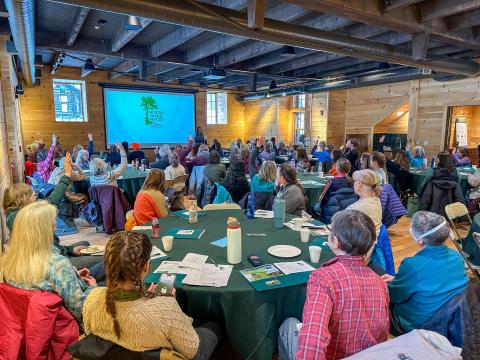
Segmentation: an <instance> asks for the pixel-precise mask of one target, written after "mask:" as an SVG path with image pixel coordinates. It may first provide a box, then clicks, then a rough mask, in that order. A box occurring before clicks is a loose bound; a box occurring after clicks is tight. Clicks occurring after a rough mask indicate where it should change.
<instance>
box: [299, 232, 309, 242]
mask: <svg viewBox="0 0 480 360" xmlns="http://www.w3.org/2000/svg"><path fill="white" fill-rule="evenodd" d="M309 237H310V229H302V230H300V240H301V241H302V242H303V243H307V242H308V238H309Z"/></svg>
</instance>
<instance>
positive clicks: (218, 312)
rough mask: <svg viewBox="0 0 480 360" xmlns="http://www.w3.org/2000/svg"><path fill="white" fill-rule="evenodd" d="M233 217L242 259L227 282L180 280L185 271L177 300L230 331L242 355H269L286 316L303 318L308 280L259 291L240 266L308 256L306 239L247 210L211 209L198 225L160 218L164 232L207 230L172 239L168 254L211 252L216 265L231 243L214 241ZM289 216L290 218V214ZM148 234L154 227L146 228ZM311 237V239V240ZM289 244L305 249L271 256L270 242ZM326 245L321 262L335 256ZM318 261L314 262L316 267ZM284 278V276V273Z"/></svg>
mask: <svg viewBox="0 0 480 360" xmlns="http://www.w3.org/2000/svg"><path fill="white" fill-rule="evenodd" d="M229 216H234V217H236V218H237V219H238V220H239V222H240V224H241V227H242V258H243V261H242V262H241V263H240V264H238V265H235V266H234V269H233V271H232V274H231V276H230V279H229V282H228V285H227V286H226V287H221V288H214V287H201V286H189V285H183V284H181V279H183V276H180V275H178V276H177V285H178V286H176V287H177V295H176V297H177V300H178V302H179V304H180V306H181V307H182V308H183V310H184V311H185V312H186V313H187V314H188V315H189V316H191V317H193V318H195V319H199V320H207V319H214V320H217V321H220V322H221V323H223V324H224V325H225V329H226V332H227V334H228V336H229V338H230V342H231V344H232V345H233V347H234V349H235V350H236V351H237V352H238V354H239V355H240V356H241V357H242V358H243V359H247V358H248V359H265V360H267V359H268V360H271V359H272V356H273V354H274V353H275V352H276V351H277V335H278V328H279V326H280V324H281V323H282V321H283V320H284V319H286V318H287V317H290V316H295V317H297V318H299V319H301V316H302V311H303V305H304V302H305V289H306V284H305V283H303V284H300V285H294V286H289V287H284V288H278V289H272V290H266V291H261V292H258V291H256V290H255V289H254V288H253V287H252V286H251V285H250V284H249V283H248V282H247V280H246V279H245V278H244V277H243V275H242V274H241V273H240V272H239V270H243V269H248V268H252V267H253V266H252V265H251V264H250V263H249V262H248V261H247V260H246V258H247V256H248V255H249V254H252V253H253V254H256V255H258V256H260V258H261V259H262V260H263V262H264V263H265V264H272V263H274V262H282V261H294V260H305V261H306V262H307V263H310V261H309V252H308V245H309V244H308V243H302V242H301V241H300V235H299V233H298V232H296V231H292V230H290V229H288V228H286V227H284V228H283V229H276V228H275V227H274V226H273V220H272V219H252V220H248V219H247V218H246V216H245V212H244V210H216V211H208V212H207V215H206V216H201V217H199V218H198V219H199V221H198V223H197V224H195V225H190V224H188V221H187V220H184V219H180V218H178V217H173V216H170V217H167V218H163V219H159V222H160V226H161V231H162V233H163V232H165V231H166V230H167V229H169V228H181V229H205V233H204V234H203V235H202V236H201V237H200V239H196V240H190V239H174V242H173V250H172V251H171V252H169V253H167V254H168V255H169V259H168V260H173V261H179V260H182V259H183V257H184V256H185V255H186V254H187V253H189V252H193V253H198V254H203V255H208V256H210V257H211V258H213V260H214V261H215V263H217V264H222V265H223V264H227V248H226V247H225V248H221V247H218V246H215V245H212V244H210V243H211V242H212V241H215V240H218V239H221V238H223V237H225V236H226V224H227V218H228V217H229ZM287 219H291V216H288V217H287ZM260 232H263V233H266V234H267V237H247V236H246V235H245V234H247V233H260ZM146 233H147V234H148V235H149V236H150V235H151V231H146ZM151 241H152V244H154V245H156V246H157V247H159V248H160V249H163V246H162V242H161V239H151ZM311 241H312V239H310V242H311ZM278 244H290V245H294V246H296V247H298V248H299V249H301V251H302V253H301V255H299V256H297V257H295V258H292V259H280V258H275V257H272V256H270V255H269V254H268V253H267V249H268V248H269V247H270V246H272V245H278ZM333 256H334V255H333V253H332V252H331V251H330V250H329V249H326V250H324V251H322V255H321V259H320V264H321V263H324V262H325V261H328V260H329V259H331V258H332V257H333ZM161 261H162V260H152V262H151V265H150V272H149V274H148V275H147V277H146V279H145V281H146V282H147V283H148V282H151V281H153V282H157V281H158V279H159V276H160V275H159V274H154V273H153V271H154V270H155V269H156V268H157V267H158V266H159V265H160V263H161ZM320 264H311V265H312V266H314V267H318V266H319V265H320ZM280 279H281V277H280Z"/></svg>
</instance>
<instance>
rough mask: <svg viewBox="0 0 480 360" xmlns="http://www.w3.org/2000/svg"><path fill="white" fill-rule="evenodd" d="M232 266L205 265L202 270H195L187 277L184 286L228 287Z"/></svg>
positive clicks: (183, 282)
mask: <svg viewBox="0 0 480 360" xmlns="http://www.w3.org/2000/svg"><path fill="white" fill-rule="evenodd" d="M232 269H233V266H232V265H215V264H203V266H202V267H201V268H200V269H194V270H192V271H190V272H189V273H188V275H187V276H185V279H183V281H182V284H186V285H196V286H212V287H222V286H227V284H228V280H229V279H230V274H231V273H232Z"/></svg>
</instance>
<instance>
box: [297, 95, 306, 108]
mask: <svg viewBox="0 0 480 360" xmlns="http://www.w3.org/2000/svg"><path fill="white" fill-rule="evenodd" d="M295 107H296V108H297V109H303V108H305V94H300V95H297V96H295Z"/></svg>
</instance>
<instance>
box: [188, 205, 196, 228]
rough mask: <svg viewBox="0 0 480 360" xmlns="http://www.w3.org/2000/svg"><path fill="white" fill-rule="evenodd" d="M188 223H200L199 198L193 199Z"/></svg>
mask: <svg viewBox="0 0 480 360" xmlns="http://www.w3.org/2000/svg"><path fill="white" fill-rule="evenodd" d="M188 223H189V224H196V223H198V213H197V200H192V203H191V206H190V210H189V211H188Z"/></svg>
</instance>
